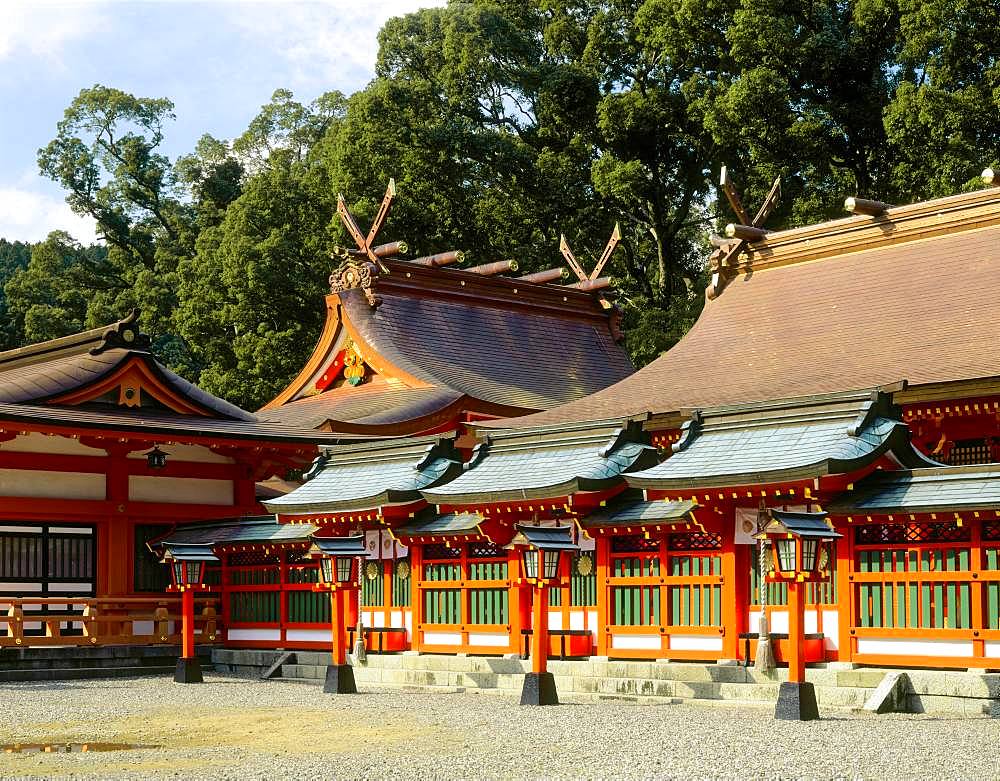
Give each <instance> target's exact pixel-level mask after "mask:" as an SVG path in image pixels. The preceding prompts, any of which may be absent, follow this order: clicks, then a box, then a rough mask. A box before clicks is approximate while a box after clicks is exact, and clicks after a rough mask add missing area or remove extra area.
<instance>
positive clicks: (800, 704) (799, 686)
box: [774, 681, 819, 721]
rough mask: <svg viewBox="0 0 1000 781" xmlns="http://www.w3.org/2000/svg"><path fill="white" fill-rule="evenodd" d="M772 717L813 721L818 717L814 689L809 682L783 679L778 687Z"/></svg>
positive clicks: (785, 719) (783, 719)
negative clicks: (792, 681)
mask: <svg viewBox="0 0 1000 781" xmlns="http://www.w3.org/2000/svg"><path fill="white" fill-rule="evenodd" d="M774 718H776V719H780V720H782V721H815V720H816V719H818V718H819V707H818V706H817V705H816V690H815V689H814V688H813V685H812V684H811V683H791V682H789V681H785V682H784V683H782V684H781V687H780V688H779V689H778V702H777V703H776V704H775V706H774Z"/></svg>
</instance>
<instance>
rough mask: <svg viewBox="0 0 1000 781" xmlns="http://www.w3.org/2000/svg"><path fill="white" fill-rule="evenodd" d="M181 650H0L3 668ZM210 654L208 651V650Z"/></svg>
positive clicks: (168, 655)
mask: <svg viewBox="0 0 1000 781" xmlns="http://www.w3.org/2000/svg"><path fill="white" fill-rule="evenodd" d="M179 653H180V646H177V645H149V646H141V645H108V646H51V647H42V648H38V647H35V648H3V649H0V669H4V668H7V667H11V666H14V667H16V666H18V665H19V664H21V663H22V662H37V661H47V662H52V663H55V662H66V663H67V664H68V663H69V662H70V661H72V660H100V659H111V660H114V659H139V658H141V659H158V658H160V659H162V658H170V659H176V658H177V656H178V654H179ZM205 653H206V654H207V653H208V651H206V652H205Z"/></svg>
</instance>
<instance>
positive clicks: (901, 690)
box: [863, 672, 910, 713]
mask: <svg viewBox="0 0 1000 781" xmlns="http://www.w3.org/2000/svg"><path fill="white" fill-rule="evenodd" d="M909 692H910V679H909V677H908V676H907V674H906V673H904V672H892V673H886V674H885V677H884V678H883V679H882V682H881V683H880V684H879V685H878V686H876V687H875V691H873V692H872V693H871V696H869V697H868V700H867V701H866V702H865V704H864V706H863V708H864V710H866V711H869V712H871V713H905V712H906V710H907V699H908V697H909Z"/></svg>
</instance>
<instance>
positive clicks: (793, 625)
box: [788, 580, 806, 683]
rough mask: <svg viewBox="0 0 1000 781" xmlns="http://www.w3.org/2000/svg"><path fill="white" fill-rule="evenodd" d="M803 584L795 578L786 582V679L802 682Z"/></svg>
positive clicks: (803, 650)
mask: <svg viewBox="0 0 1000 781" xmlns="http://www.w3.org/2000/svg"><path fill="white" fill-rule="evenodd" d="M805 608H806V605H805V584H804V583H800V582H799V581H797V580H793V581H789V583H788V680H789V681H791V682H792V683H803V682H804V681H805V679H806V665H805V642H806V638H805V623H806V620H805V619H806V610H805Z"/></svg>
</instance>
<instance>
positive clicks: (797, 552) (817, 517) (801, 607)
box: [757, 509, 841, 721]
mask: <svg viewBox="0 0 1000 781" xmlns="http://www.w3.org/2000/svg"><path fill="white" fill-rule="evenodd" d="M768 512H769V514H770V520H768V521H767V523H766V524H765V525H764V527H763V530H762V531H761V532H760V534H758V535H757V537H758V539H761V540H765V539H766V540H767V541H769V542H770V543H771V548H772V550H773V552H774V557H773V570H772V571H771V572H769V573H768V576H767V580H768V581H770V582H778V583H786V584H787V585H788V646H789V654H788V681H787V682H784V683H782V684H781V687H780V688H779V690H778V702H777V704H776V705H775V708H774V717H775V718H776V719H784V720H786V721H812V720H813V719H818V718H819V708H818V707H817V705H816V690H815V689H814V688H813V685H812V684H811V683H809V682H807V681H806V679H805V667H806V666H805V642H806V640H805V607H806V605H805V600H806V594H805V588H806V584H807V583H811V582H815V581H820V580H824V579H826V578H828V577H829V575H830V573H829V570H828V567H829V561H827V560H826V558H827V557H826V545H825V544H826V543H827V542H830V541H831V540H834V539H836V538H837V537H840V536H841V535H840V534H838V533H837V532H835V531H834V530H833V528H832V526H831V524H830V521H829V519H828V518H827V516H826V513H803V512H785V511H782V510H773V509H772V510H769V511H768Z"/></svg>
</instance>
